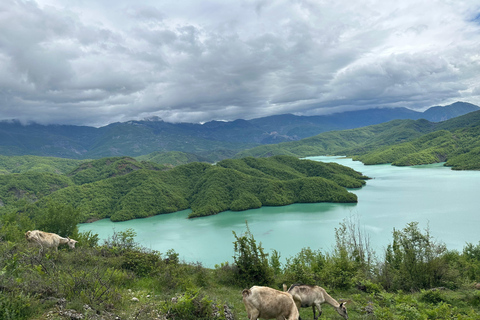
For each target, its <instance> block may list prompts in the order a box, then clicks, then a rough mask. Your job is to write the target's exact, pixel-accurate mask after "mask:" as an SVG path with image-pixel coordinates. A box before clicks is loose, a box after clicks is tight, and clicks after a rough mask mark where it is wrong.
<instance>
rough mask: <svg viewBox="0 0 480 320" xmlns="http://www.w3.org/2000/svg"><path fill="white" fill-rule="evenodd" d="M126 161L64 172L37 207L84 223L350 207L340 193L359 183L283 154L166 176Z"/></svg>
mask: <svg viewBox="0 0 480 320" xmlns="http://www.w3.org/2000/svg"><path fill="white" fill-rule="evenodd" d="M132 161H134V160H133V159H131V158H126V159H117V158H113V159H102V160H97V161H94V162H88V163H84V164H82V165H81V166H80V167H79V169H78V170H74V171H73V172H72V175H71V179H72V180H73V181H74V182H76V185H71V186H69V187H67V188H64V189H62V190H58V191H57V192H55V193H53V194H51V195H50V196H48V197H46V198H45V199H42V200H41V201H40V202H39V205H40V206H42V205H44V204H45V203H46V202H48V201H50V200H55V201H57V202H61V203H69V204H71V205H73V206H74V207H76V208H78V209H79V210H80V211H81V212H82V213H83V215H84V219H85V220H87V219H99V218H110V219H111V220H113V221H123V220H129V219H134V218H142V217H148V216H153V215H156V214H162V213H170V212H175V211H179V210H183V209H187V208H191V209H192V213H191V214H190V217H198V216H206V215H211V214H216V213H219V212H222V211H225V210H234V211H239V210H247V209H252V208H258V207H260V206H263V205H287V204H292V203H297V202H356V201H357V198H356V196H355V195H354V194H352V193H350V192H348V191H347V190H346V189H345V188H346V187H348V188H358V187H361V186H362V185H363V184H364V183H365V179H366V177H364V176H363V175H362V174H360V173H358V172H356V171H354V170H352V169H350V168H346V167H343V166H340V165H337V164H324V163H319V162H315V161H310V160H299V159H296V158H294V157H287V156H281V157H272V158H269V159H255V158H246V159H238V160H223V161H221V162H219V163H217V165H210V164H206V163H199V162H194V163H190V164H187V165H182V166H178V167H175V168H173V169H171V170H166V171H165V170H158V168H155V167H154V168H153V169H152V168H149V167H148V165H149V164H146V165H147V167H145V165H143V167H142V164H141V163H136V162H132ZM97 164H98V167H97ZM107 164H116V165H107ZM119 164H122V165H121V166H119ZM132 166H135V168H134V169H132ZM118 167H121V168H123V169H126V170H127V172H128V173H126V174H123V175H120V174H112V172H117V171H118V170H117V171H115V170H113V169H112V168H118ZM124 171H125V170H124ZM121 173H125V172H121ZM92 180H93V182H91V183H88V182H89V181H92ZM95 180H97V181H95Z"/></svg>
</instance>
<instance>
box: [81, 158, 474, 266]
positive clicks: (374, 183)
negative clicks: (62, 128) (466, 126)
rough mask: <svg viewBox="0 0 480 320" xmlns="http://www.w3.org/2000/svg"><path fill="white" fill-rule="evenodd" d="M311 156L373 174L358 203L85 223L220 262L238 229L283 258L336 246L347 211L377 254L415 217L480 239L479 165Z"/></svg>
mask: <svg viewBox="0 0 480 320" xmlns="http://www.w3.org/2000/svg"><path fill="white" fill-rule="evenodd" d="M309 159H312V160H318V161H325V162H332V161H334V162H337V163H340V164H343V165H346V166H349V167H352V168H353V169H355V170H357V171H360V172H362V173H363V174H365V175H367V176H369V177H371V178H372V179H371V180H368V181H367V184H366V186H365V187H363V188H361V189H355V190H350V191H351V192H353V193H355V194H356V195H357V196H358V203H357V204H332V203H309V204H293V205H289V206H284V207H263V208H259V209H253V210H247V211H241V212H232V211H227V212H222V213H220V214H217V215H214V216H209V217H203V218H196V219H187V215H188V213H189V212H190V211H189V210H184V211H180V212H176V213H172V214H165V215H158V216H155V217H151V218H145V219H135V220H130V221H125V222H115V223H114V222H111V221H110V220H106V219H104V220H100V221H96V222H94V223H88V224H81V225H80V226H79V228H80V231H88V230H90V231H93V232H94V233H98V234H99V236H100V238H101V239H106V238H108V237H110V236H111V235H112V234H113V231H114V230H115V231H122V230H125V229H127V228H132V229H134V230H135V232H136V233H137V237H136V238H135V241H136V242H138V243H140V244H141V245H142V246H144V247H147V248H151V249H154V250H158V251H160V252H162V253H165V252H166V251H168V250H169V249H174V250H175V251H176V252H177V253H179V255H180V257H181V259H183V260H185V261H187V262H201V263H202V264H203V265H204V266H206V267H214V266H215V264H220V263H221V262H225V261H229V262H232V261H233V258H232V256H233V242H234V241H235V238H234V236H233V234H232V231H235V232H236V233H237V234H240V233H242V232H243V231H245V230H246V225H245V221H248V226H249V228H250V231H251V232H252V233H253V235H254V237H255V239H256V240H257V242H261V243H262V246H263V247H264V248H265V249H266V251H267V252H270V251H271V250H273V249H275V250H277V251H279V252H280V254H281V256H282V259H283V261H284V259H285V258H288V257H291V256H293V255H295V254H296V253H298V252H299V251H300V250H301V249H302V248H304V247H310V248H312V249H315V250H316V249H320V250H322V251H331V250H332V248H333V245H334V244H335V237H334V235H335V228H336V227H338V226H339V223H340V222H342V221H343V220H344V219H351V220H354V221H356V222H357V223H358V224H359V225H360V228H361V230H363V232H364V234H366V235H367V236H368V237H369V239H370V245H371V246H372V247H373V248H374V249H375V251H376V252H377V254H378V255H381V254H382V252H383V249H384V248H385V247H386V246H387V245H388V244H389V243H390V242H391V239H392V236H391V235H392V231H393V229H394V228H396V229H401V228H403V227H405V226H406V224H407V223H409V222H412V221H417V222H419V226H420V228H422V229H425V228H427V227H428V228H429V229H430V233H431V235H432V236H434V237H435V238H436V239H437V240H439V241H441V242H444V243H445V244H446V245H447V248H449V249H457V250H461V249H462V248H463V247H464V245H465V243H466V242H471V243H475V244H476V243H478V242H479V241H480V233H479V232H478V228H479V226H480V214H479V208H480V197H479V196H478V194H479V190H480V172H478V171H453V170H450V169H449V168H446V167H443V166H442V165H441V164H434V165H425V166H415V167H394V166H390V165H375V166H365V165H363V164H362V163H361V162H357V161H352V160H351V159H346V158H340V157H311V158H309Z"/></svg>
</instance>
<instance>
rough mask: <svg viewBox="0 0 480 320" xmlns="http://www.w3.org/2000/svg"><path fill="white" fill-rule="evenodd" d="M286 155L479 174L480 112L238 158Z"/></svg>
mask: <svg viewBox="0 0 480 320" xmlns="http://www.w3.org/2000/svg"><path fill="white" fill-rule="evenodd" d="M279 154H288V155H292V156H297V157H307V156H316V155H346V156H351V157H353V158H354V159H356V160H360V161H362V162H364V163H365V164H381V163H393V164H394V165H418V164H429V163H437V162H445V161H446V165H447V166H452V168H453V169H459V170H479V169H480V157H478V155H479V154H480V111H476V112H472V113H469V114H466V115H463V116H460V117H457V118H454V119H450V120H448V121H444V122H440V123H433V122H429V121H426V120H417V121H413V120H394V121H390V122H387V123H383V124H379V125H374V126H368V127H364V128H358V129H352V130H344V131H333V132H326V133H322V134H319V135H317V136H315V137H311V138H307V139H303V140H300V141H294V142H285V143H280V144H276V145H266V146H260V147H256V148H253V149H250V150H245V151H242V152H240V153H238V154H237V155H236V157H245V156H254V157H267V156H271V155H279Z"/></svg>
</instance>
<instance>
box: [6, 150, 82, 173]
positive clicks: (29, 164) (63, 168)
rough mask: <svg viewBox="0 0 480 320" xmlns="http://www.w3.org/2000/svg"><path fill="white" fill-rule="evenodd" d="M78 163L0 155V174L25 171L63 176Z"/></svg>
mask: <svg viewBox="0 0 480 320" xmlns="http://www.w3.org/2000/svg"><path fill="white" fill-rule="evenodd" d="M80 163H82V161H81V160H73V159H64V158H54V157H39V156H2V155H0V174H1V173H3V174H8V173H24V172H27V171H29V172H32V171H35V172H50V173H58V174H65V173H68V172H70V171H72V170H73V169H75V168H76V167H78V165H79V164H80Z"/></svg>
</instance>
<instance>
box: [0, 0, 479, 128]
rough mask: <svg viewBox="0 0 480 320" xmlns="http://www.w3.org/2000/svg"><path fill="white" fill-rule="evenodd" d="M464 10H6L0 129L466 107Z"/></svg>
mask: <svg viewBox="0 0 480 320" xmlns="http://www.w3.org/2000/svg"><path fill="white" fill-rule="evenodd" d="M475 2H476V1H461V2H455V3H453V2H450V1H440V0H438V1H420V2H419V1H375V0H371V1H361V2H358V1H348V2H347V1H342V2H331V1H316V0H315V1H313V0H291V1H287V0H285V1H263V0H256V1H253V0H252V1H250V0H242V1H219V0H215V1H214V0H210V1H201V2H199V1H191V0H189V1H185V0H179V1H175V2H158V1H142V2H141V3H138V2H136V1H133V0H118V1H93V0H82V1H80V0H72V1H68V2H65V1H60V0H38V1H18V0H6V1H3V2H2V4H0V12H1V14H0V28H1V30H2V35H1V36H0V119H10V118H17V119H21V120H22V121H37V122H41V123H74V124H84V125H104V124H107V123H109V122H113V121H126V120H130V119H136V118H143V117H147V116H149V115H158V116H160V117H162V118H163V119H165V120H167V121H184V122H200V121H202V122H204V121H208V120H213V119H228V120H234V119H237V118H247V119H248V118H255V117H261V116H266V115H270V114H278V113H287V112H291V113H296V114H314V113H322V112H326V110H332V109H335V110H338V109H341V108H342V106H348V108H353V107H354V106H359V107H362V108H365V107H389V106H406V107H411V108H422V107H427V106H431V105H438V104H442V103H445V104H446V103H451V102H454V101H456V100H463V101H468V102H471V103H477V104H479V103H480V97H479V95H478V88H479V87H480V72H479V71H480V68H479V67H480V63H479V61H480V60H479V58H478V52H479V44H480V41H479V40H480V25H479V22H480V21H479V20H478V15H479V13H480V6H479V5H478V4H477V3H475ZM426 12H428V14H425V13H426Z"/></svg>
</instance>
